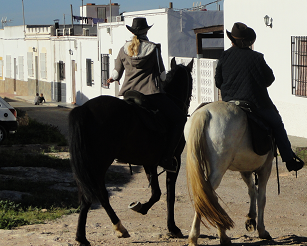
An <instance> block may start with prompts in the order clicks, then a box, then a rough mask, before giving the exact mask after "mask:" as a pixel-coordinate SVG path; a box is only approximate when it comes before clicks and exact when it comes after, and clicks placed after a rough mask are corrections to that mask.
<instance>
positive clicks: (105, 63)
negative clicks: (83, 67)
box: [101, 55, 110, 88]
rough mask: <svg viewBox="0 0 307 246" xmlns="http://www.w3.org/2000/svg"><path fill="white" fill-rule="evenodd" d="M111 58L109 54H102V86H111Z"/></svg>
mask: <svg viewBox="0 0 307 246" xmlns="http://www.w3.org/2000/svg"><path fill="white" fill-rule="evenodd" d="M109 60H110V59H109V55H101V87H103V88H109V84H108V83H107V80H108V78H109V77H110V76H109V75H110V66H109V65H110V63H109Z"/></svg>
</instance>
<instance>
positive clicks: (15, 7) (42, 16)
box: [0, 0, 223, 28]
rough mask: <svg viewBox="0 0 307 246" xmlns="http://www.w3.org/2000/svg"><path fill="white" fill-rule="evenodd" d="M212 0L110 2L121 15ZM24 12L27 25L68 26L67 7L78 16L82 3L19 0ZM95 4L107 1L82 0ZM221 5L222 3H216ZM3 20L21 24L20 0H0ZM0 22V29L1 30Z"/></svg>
mask: <svg viewBox="0 0 307 246" xmlns="http://www.w3.org/2000/svg"><path fill="white" fill-rule="evenodd" d="M214 1H215V0H205V1H198V2H197V1H193V0H170V1H165V0H152V1H151V0H150V1H149V0H118V1H115V0H112V3H118V4H119V5H120V13H121V12H130V11H138V10H147V9H157V8H164V7H165V8H167V7H168V6H169V2H173V7H174V8H175V9H183V8H191V7H193V3H194V5H196V4H198V5H199V4H200V3H201V4H202V5H205V4H207V3H211V2H214ZM23 2H24V10H25V23H26V24H28V25H34V24H37V25H40V24H41V25H45V24H53V23H54V22H53V20H54V19H59V20H60V24H63V23H64V14H65V19H66V21H65V22H66V23H67V24H70V23H71V17H70V13H71V11H70V4H72V5H73V12H74V15H79V7H80V6H81V4H82V0H74V1H73V0H23ZM86 3H96V4H109V3H110V1H109V0H104V1H101V0H96V1H94V0H93V1H91V0H88V1H87V0H83V4H86ZM219 3H220V5H221V9H222V7H223V6H222V5H223V1H221V2H219ZM207 8H208V9H209V10H216V8H217V6H216V4H215V3H213V4H211V5H209V6H208V7H207ZM5 17H7V20H12V22H11V23H8V25H10V26H18V25H23V18H22V0H0V20H1V19H2V18H5ZM1 26H2V25H1V23H0V28H1Z"/></svg>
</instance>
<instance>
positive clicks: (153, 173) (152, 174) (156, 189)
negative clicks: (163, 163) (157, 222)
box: [132, 166, 161, 214]
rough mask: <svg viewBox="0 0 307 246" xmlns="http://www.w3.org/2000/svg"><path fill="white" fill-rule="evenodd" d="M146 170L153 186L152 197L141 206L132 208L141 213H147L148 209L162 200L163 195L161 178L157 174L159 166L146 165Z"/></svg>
mask: <svg viewBox="0 0 307 246" xmlns="http://www.w3.org/2000/svg"><path fill="white" fill-rule="evenodd" d="M144 170H145V172H146V176H147V179H148V181H149V183H150V186H151V197H150V199H149V201H148V202H146V203H144V204H142V205H140V203H138V204H139V206H138V207H139V208H136V209H134V208H132V209H133V210H134V211H136V212H138V213H141V214H147V212H148V210H149V209H150V208H151V207H152V206H153V205H154V204H155V203H156V202H158V201H159V200H160V197H161V189H160V186H159V180H158V174H157V167H154V166H150V167H149V166H144Z"/></svg>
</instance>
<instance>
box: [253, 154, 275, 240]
mask: <svg viewBox="0 0 307 246" xmlns="http://www.w3.org/2000/svg"><path fill="white" fill-rule="evenodd" d="M272 159H273V156H272V158H268V160H267V161H266V163H265V164H264V165H263V168H262V169H261V170H260V171H258V172H257V174H258V182H259V184H258V190H259V192H258V199H257V201H258V226H257V230H258V234H259V238H262V239H267V240H272V237H271V235H270V233H269V232H267V231H266V230H265V226H264V219H263V218H264V208H265V203H266V186H267V182H268V180H269V177H270V174H271V169H272Z"/></svg>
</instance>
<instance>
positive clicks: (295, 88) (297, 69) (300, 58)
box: [291, 36, 307, 97]
mask: <svg viewBox="0 0 307 246" xmlns="http://www.w3.org/2000/svg"><path fill="white" fill-rule="evenodd" d="M291 60H292V94H293V95H296V96H303V97H307V37H306V36H304V37H296V36H292V37H291Z"/></svg>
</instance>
